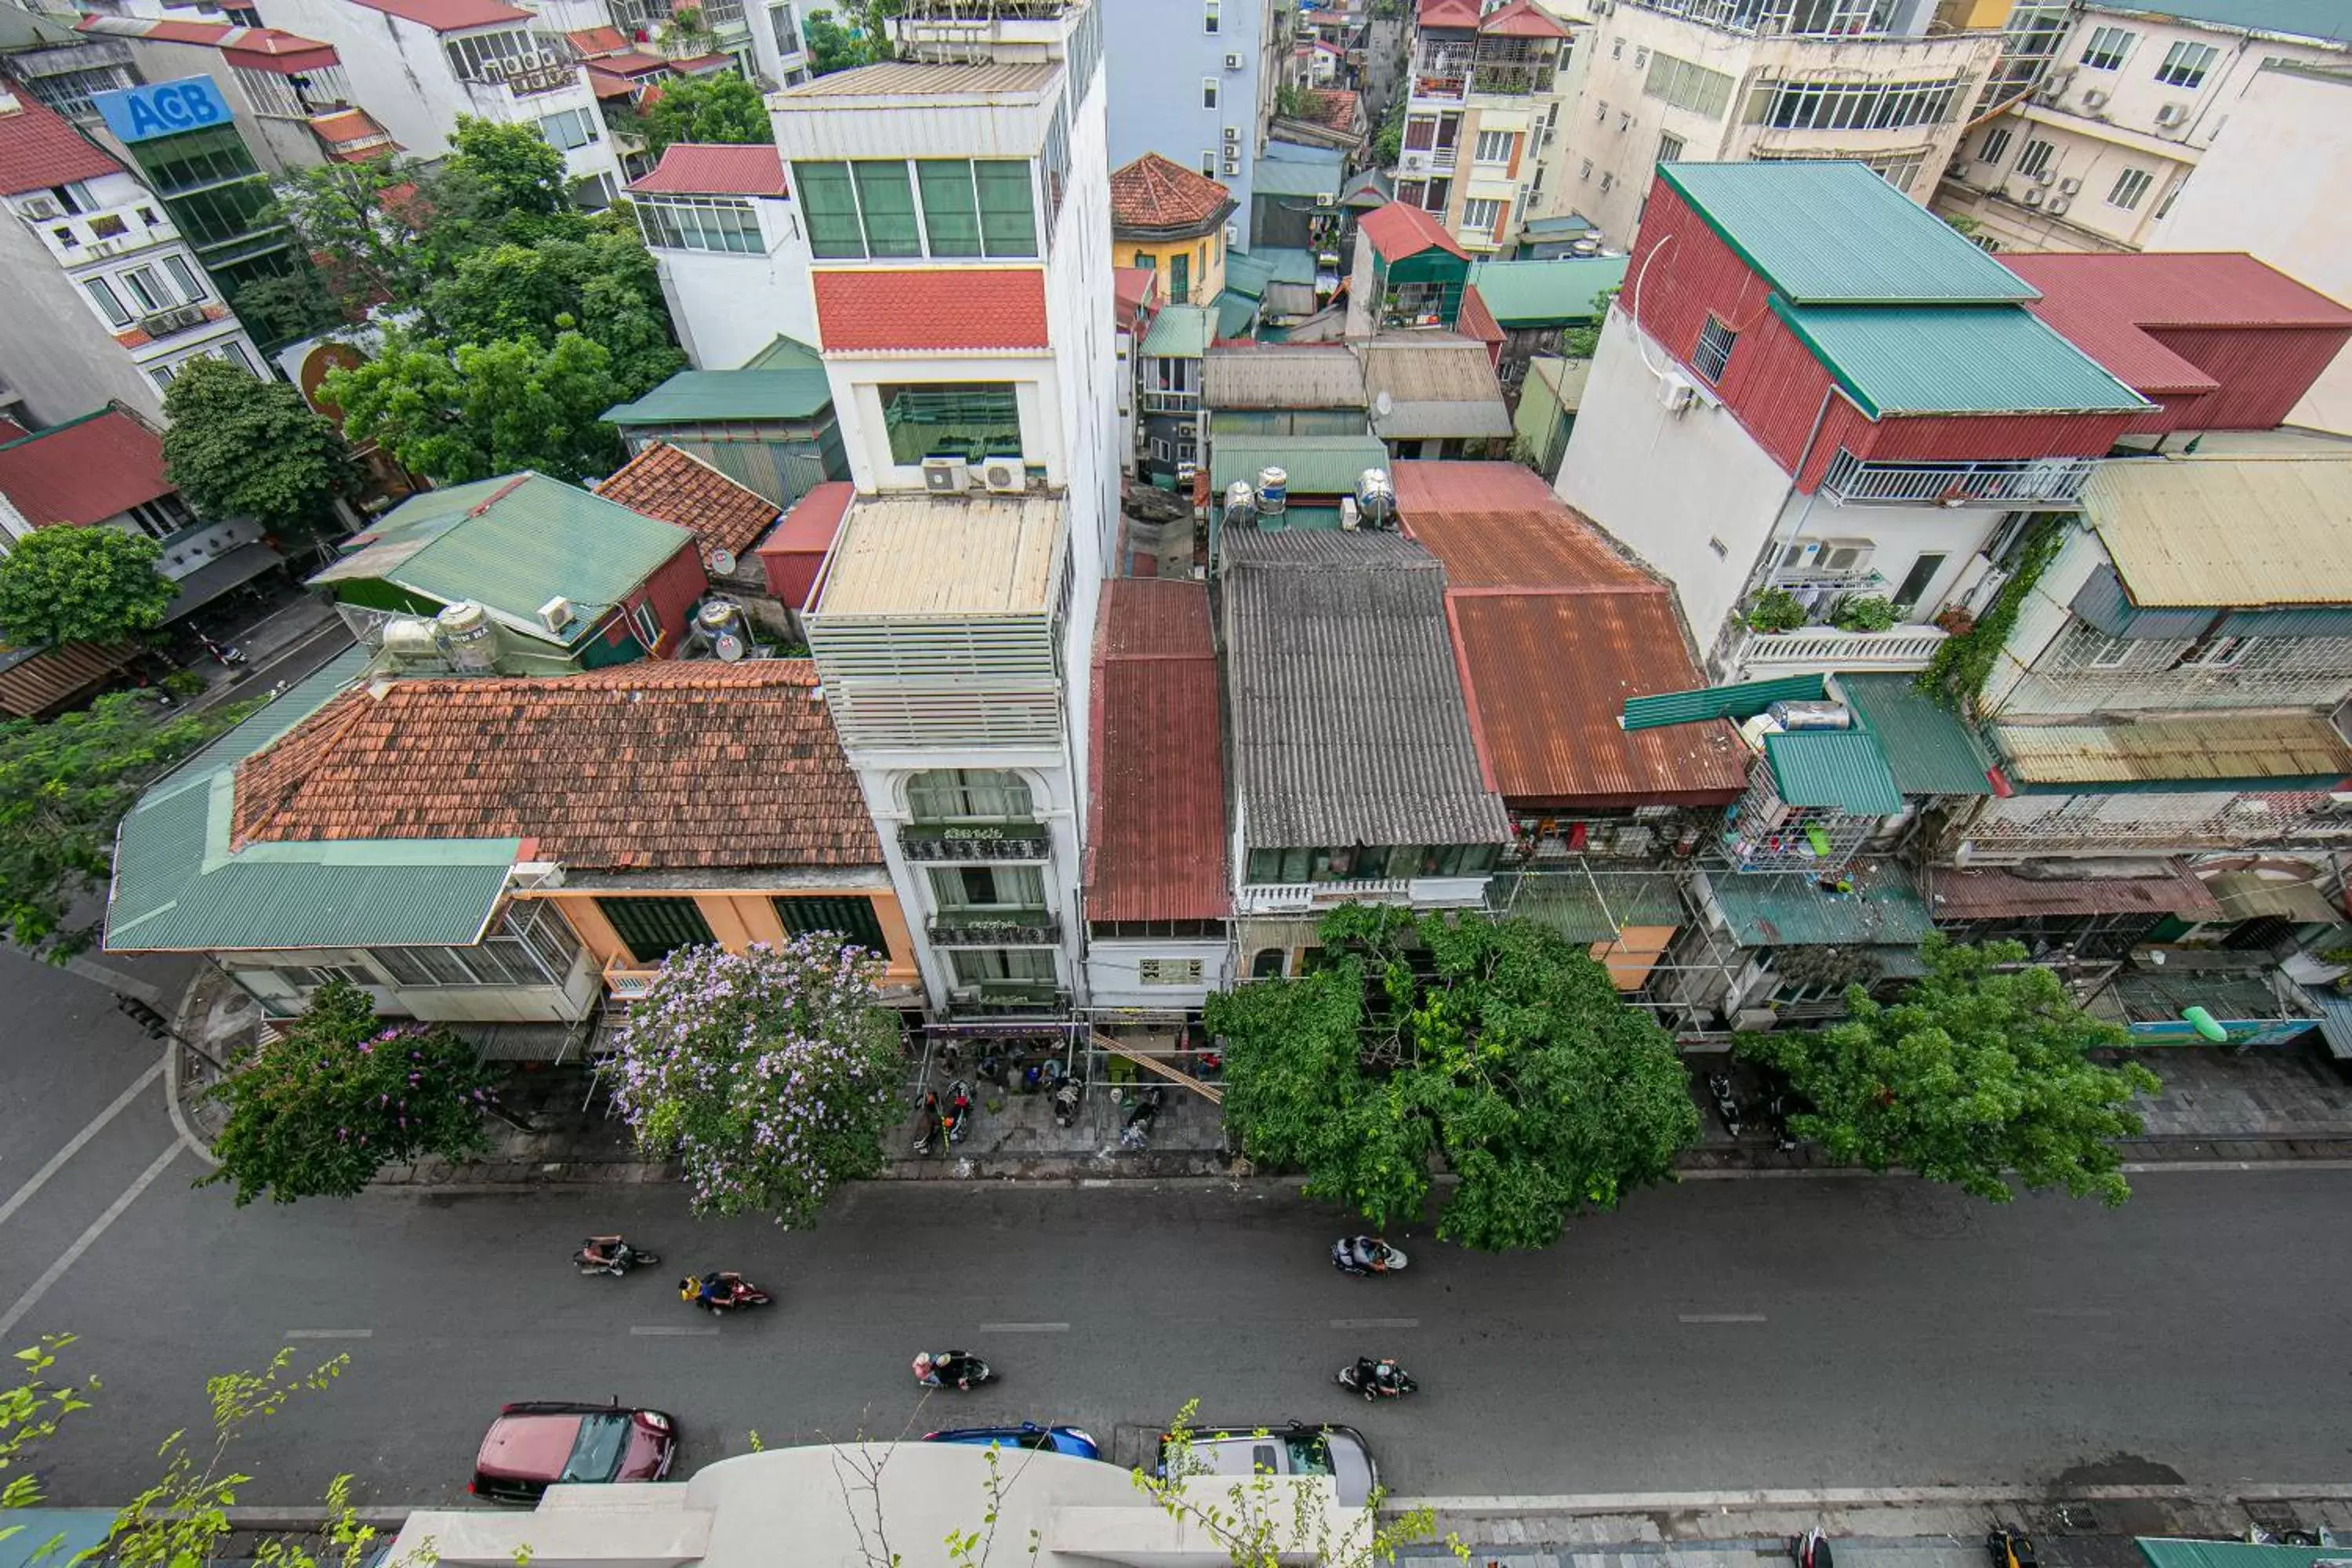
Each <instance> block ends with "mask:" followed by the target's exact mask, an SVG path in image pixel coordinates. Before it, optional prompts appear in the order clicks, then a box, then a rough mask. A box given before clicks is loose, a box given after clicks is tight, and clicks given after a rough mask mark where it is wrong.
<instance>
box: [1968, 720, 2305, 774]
mask: <svg viewBox="0 0 2352 1568" xmlns="http://www.w3.org/2000/svg"><path fill="white" fill-rule="evenodd" d="M1992 742H1993V745H1994V746H1995V747H1996V748H1998V749H1999V751H2000V754H2001V756H2002V757H2003V758H2005V759H2006V760H2007V762H2008V764H2009V772H2010V773H2011V776H2012V777H2014V778H2016V779H2017V780H2018V781H2019V782H2020V783H2021V784H2036V785H2044V786H2052V787H2068V786H2097V785H2107V786H2116V785H2124V784H2180V785H2181V786H2182V787H2184V788H2189V789H2196V788H2211V787H2213V786H2214V785H2215V784H2237V783H2245V784H2257V783H2258V784H2269V785H2273V786H2275V785H2276V784H2279V783H2280V781H2282V780H2287V779H2302V780H2311V781H2315V782H2322V783H2333V782H2334V781H2336V780H2339V779H2342V778H2345V777H2346V776H2347V775H2352V746H2347V745H2346V744H2345V743H2344V737H2342V736H2341V735H2338V734H2337V733H2336V726H2335V725H2333V724H2331V723H2329V722H2328V721H2327V718H2326V715H2325V714H2320V713H2289V714H2265V713H2244V714H2239V713H2227V712H2220V713H2208V714H2202V715H2200V716H2199V717H2197V718H2195V719H2166V720H2158V721H2151V722H2147V723H2138V724H2134V723H2116V724H2047V725H2042V724H2002V725H1997V726H1995V727H1994V729H1993V731H1992Z"/></svg>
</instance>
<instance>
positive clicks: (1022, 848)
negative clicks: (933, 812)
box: [898, 822, 1054, 860]
mask: <svg viewBox="0 0 2352 1568" xmlns="http://www.w3.org/2000/svg"><path fill="white" fill-rule="evenodd" d="M1053 847H1054V840H1053V837H1052V836H1051V835H1050V834H1049V833H1047V832H1046V830H1045V824H1043V823H1038V822H953V823H930V822H909V823H907V824H905V825H904V826H901V827H900V828H899V829H898V848H899V850H900V852H901V853H903V854H904V855H905V856H906V857H907V858H908V859H909V860H1043V859H1045V858H1046V857H1047V855H1048V854H1049V853H1050V852H1051V851H1052V849H1053Z"/></svg>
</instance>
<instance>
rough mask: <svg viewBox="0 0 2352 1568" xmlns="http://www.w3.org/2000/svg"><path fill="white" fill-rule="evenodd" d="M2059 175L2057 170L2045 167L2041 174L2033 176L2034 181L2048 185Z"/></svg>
mask: <svg viewBox="0 0 2352 1568" xmlns="http://www.w3.org/2000/svg"><path fill="white" fill-rule="evenodd" d="M2057 177H2058V175H2057V173H2056V171H2054V170H2051V169H2044V170H2042V172H2041V173H2040V174H2036V175H2034V176H2033V183H2034V184H2037V185H2046V184H2049V183H2050V182H2051V181H2053V180H2054V179H2056V178H2057Z"/></svg>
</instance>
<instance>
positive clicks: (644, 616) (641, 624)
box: [629, 602, 662, 653]
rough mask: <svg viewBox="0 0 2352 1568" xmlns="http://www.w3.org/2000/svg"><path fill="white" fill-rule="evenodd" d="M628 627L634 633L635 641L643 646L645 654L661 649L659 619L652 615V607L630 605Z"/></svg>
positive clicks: (643, 604) (642, 604)
mask: <svg viewBox="0 0 2352 1568" xmlns="http://www.w3.org/2000/svg"><path fill="white" fill-rule="evenodd" d="M629 625H630V626H631V627H632V628H633V629H635V632H636V634H637V641H638V642H640V643H642V644H643V645H645V650H646V652H647V653H653V652H656V650H658V649H659V648H660V647H661V640H662V624H661V617H660V616H657V615H656V614H654V607H653V605H649V604H646V603H643V602H640V603H638V604H635V605H631V606H630V607H629Z"/></svg>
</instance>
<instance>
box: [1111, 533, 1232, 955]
mask: <svg viewBox="0 0 2352 1568" xmlns="http://www.w3.org/2000/svg"><path fill="white" fill-rule="evenodd" d="M1095 666H1096V673H1095V682H1094V698H1093V708H1094V711H1093V714H1092V721H1093V725H1094V745H1093V747H1092V749H1091V751H1090V752H1089V754H1088V763H1089V765H1090V766H1091V767H1092V769H1093V770H1094V779H1093V786H1092V787H1093V797H1094V810H1093V812H1092V814H1091V816H1092V819H1093V821H1094V824H1095V831H1094V833H1093V834H1092V835H1091V836H1090V837H1089V838H1088V840H1087V876H1086V884H1087V918H1088V919H1090V920H1097V921H1199V920H1221V919H1223V917H1224V916H1225V914H1226V913H1227V912H1228V911H1229V910H1230V909H1231V907H1232V905H1231V900H1230V899H1229V898H1228V897H1227V894H1226V890H1225V867H1226V864H1227V861H1228V858H1229V856H1230V853H1231V849H1232V845H1231V842H1230V840H1229V839H1228V837H1227V836H1226V831H1225V770H1224V745H1223V736H1222V734H1221V731H1220V730H1219V727H1218V718H1217V656H1216V650H1215V647H1213V644H1212V641H1211V638H1210V635H1209V591H1208V589H1207V587H1206V586H1204V585H1203V584H1198V583H1185V582H1180V581H1177V580H1175V579H1173V578H1167V579H1147V578H1139V577H1117V578H1113V579H1112V580H1111V581H1110V582H1109V583H1108V584H1106V585H1105V587H1104V591H1103V596H1102V607H1101V609H1100V610H1099V611H1098V612H1097V616H1096V622H1095Z"/></svg>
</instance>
